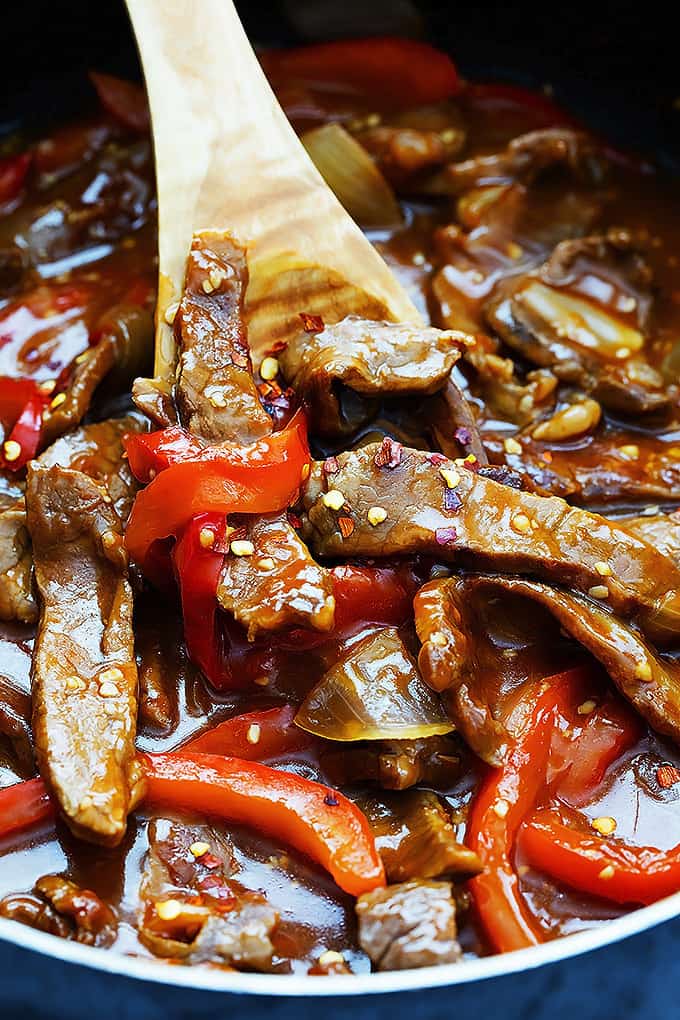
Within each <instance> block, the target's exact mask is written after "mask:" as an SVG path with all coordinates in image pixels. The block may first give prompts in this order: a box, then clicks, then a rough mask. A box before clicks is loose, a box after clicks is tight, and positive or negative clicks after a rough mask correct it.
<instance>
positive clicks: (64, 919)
mask: <svg viewBox="0 0 680 1020" xmlns="http://www.w3.org/2000/svg"><path fill="white" fill-rule="evenodd" d="M0 916H2V917H6V918H9V919H10V920H12V921H19V922H20V923H22V924H28V925H30V926H31V928H37V929H38V930H39V931H46V932H49V933H50V935H58V936H59V937H60V938H64V939H70V940H71V941H73V942H81V943H83V945H86V946H100V947H108V946H111V945H112V944H113V943H114V942H115V940H116V936H117V933H118V919H117V917H116V915H115V913H114V911H113V910H112V909H111V907H109V906H107V904H106V903H104V901H103V900H102V899H100V897H99V896H97V894H96V893H94V892H92V890H90V889H81V888H80V886H77V885H76V884H75V883H74V882H71V881H70V880H69V879H67V878H65V877H64V876H63V875H44V876H43V877H42V878H39V879H38V881H37V882H36V884H35V887H34V891H33V894H32V895H12V896H6V897H5V898H4V899H3V900H2V901H0Z"/></svg>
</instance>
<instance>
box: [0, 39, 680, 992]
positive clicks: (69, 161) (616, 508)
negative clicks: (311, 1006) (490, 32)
mask: <svg viewBox="0 0 680 1020" xmlns="http://www.w3.org/2000/svg"><path fill="white" fill-rule="evenodd" d="M261 60H262V63H263V66H264V68H265V71H266V73H267V75H268V77H269V79H270V82H271V84H272V86H273V88H274V90H275V92H276V94H277V96H278V99H279V101H280V103H281V104H282V106H283V108H284V110H285V111H286V113H287V115H288V117H289V118H290V120H291V122H292V124H293V126H294V128H295V130H296V132H297V133H298V135H299V136H300V138H301V140H302V143H303V144H304V146H305V148H306V150H307V152H308V153H309V155H310V157H311V159H312V160H313V161H314V163H315V164H316V166H317V167H318V169H319V170H320V172H321V174H322V175H323V177H324V178H325V179H326V181H327V183H328V184H329V186H330V187H331V188H332V189H333V190H334V191H335V193H336V195H337V196H338V198H339V199H340V201H341V202H342V204H343V205H344V206H345V208H346V209H347V211H348V212H349V213H350V215H351V216H352V217H353V218H354V219H355V220H356V221H357V222H358V223H359V225H360V226H361V227H362V228H363V229H364V230H365V231H366V232H367V235H368V237H369V239H370V240H371V241H372V242H373V243H374V244H375V245H376V246H377V248H378V250H379V251H380V253H381V254H382V255H383V257H384V258H385V260H386V261H387V263H388V265H389V266H390V268H391V269H392V271H393V272H394V273H395V275H396V276H397V278H398V279H399V280H400V281H401V282H402V284H403V285H404V286H405V288H406V289H407V291H408V292H409V294H410V295H411V296H412V298H413V301H414V302H415V304H416V306H417V307H418V309H419V310H420V312H421V313H422V316H423V321H424V322H426V323H428V324H427V325H418V324H414V323H403V322H390V321H369V320H364V319H361V318H358V317H357V316H354V315H349V316H346V317H345V318H342V319H340V321H325V320H324V318H323V316H321V315H319V314H318V311H317V310H316V309H315V308H314V307H305V306H302V307H299V308H295V309H294V310H293V311H294V313H295V315H296V316H297V317H298V319H299V328H298V331H297V334H296V335H295V336H294V337H292V338H291V339H289V340H288V342H285V343H284V342H282V341H281V340H280V338H278V337H277V336H276V335H272V336H271V338H270V340H269V342H268V343H267V344H266V345H265V346H261V345H259V344H258V345H257V349H256V345H255V344H252V345H251V343H249V316H250V315H251V314H252V312H253V309H252V307H251V304H249V294H248V287H249V253H248V245H247V243H246V241H244V239H243V238H239V237H236V236H232V235H231V234H224V233H220V234H218V233H213V234H200V235H196V236H195V237H194V241H193V244H192V247H191V250H190V252H188V253H187V264H186V277H185V284H184V292H183V294H182V295H181V300H179V301H178V302H177V303H176V304H175V305H174V306H173V307H171V308H170V309H168V312H167V313H166V321H167V323H168V324H171V325H172V331H173V335H174V342H175V345H176V349H177V366H176V372H175V377H174V381H173V385H172V387H165V388H164V387H163V386H160V385H158V384H157V382H155V381H154V380H153V378H152V376H153V367H152V362H153V348H154V323H153V315H154V307H155V299H156V286H157V276H158V268H157V267H158V261H157V255H156V242H157V221H156V220H157V218H156V199H155V185H154V172H153V156H152V148H151V138H150V124H149V113H148V109H147V105H146V99H145V96H144V93H143V91H142V89H141V88H140V87H139V86H137V85H134V84H132V83H130V82H124V81H121V80H118V79H115V78H112V77H110V76H108V75H105V74H100V73H92V75H91V82H89V83H87V88H86V87H85V84H84V88H83V92H84V94H85V92H86V91H87V89H89V91H90V99H89V106H88V109H87V111H86V114H85V117H84V119H82V120H80V121H78V122H75V123H71V124H66V125H61V126H58V127H56V128H55V129H54V130H52V132H51V133H50V134H48V135H47V136H46V137H41V138H33V137H30V136H29V135H20V134H15V135H13V136H11V137H8V138H5V139H4V140H3V142H2V150H1V153H2V155H1V158H0V288H1V298H0V422H1V423H2V442H1V443H0V449H1V458H0V468H1V470H0V619H1V620H2V621H3V622H2V624H0V916H1V917H2V919H4V920H2V922H1V924H0V927H2V928H3V934H7V933H8V932H10V933H11V931H12V930H13V929H12V926H11V925H10V924H9V923H8V922H9V921H11V922H15V923H20V924H25V925H30V926H32V927H33V928H36V929H39V930H40V931H42V932H48V933H51V934H52V935H54V936H56V937H59V938H61V939H68V940H75V941H76V942H79V943H84V944H86V945H89V946H98V947H106V948H109V949H110V950H112V951H114V952H118V953H126V954H132V955H137V956H141V957H146V958H147V959H151V960H156V961H165V962H166V963H172V964H174V965H177V966H189V965H199V964H200V965H204V966H210V967H215V968H221V969H225V970H237V971H238V970H255V971H260V972H264V973H302V974H310V975H319V976H321V975H328V974H358V973H363V972H367V971H370V970H377V971H384V970H393V969H399V968H411V967H425V966H430V965H439V964H452V963H457V962H459V961H462V960H464V959H466V958H469V957H472V956H479V955H486V954H490V953H494V952H499V953H500V952H507V951H511V950H515V949H521V948H523V947H527V946H535V945H538V944H540V943H544V942H547V941H548V940H551V939H554V938H556V937H559V936H564V935H569V934H571V933H573V932H576V931H579V930H583V929H585V928H592V927H595V926H598V925H601V924H603V923H606V922H607V921H609V920H610V919H612V918H616V917H619V916H620V915H622V914H623V913H625V912H627V911H630V910H633V909H635V908H637V907H639V906H640V905H643V904H649V903H652V902H654V901H656V900H658V899H660V898H661V897H664V896H667V895H669V894H671V893H674V892H677V891H680V810H678V798H679V797H680V755H679V752H678V744H679V743H680V658H679V657H678V654H677V653H678V649H679V648H680V513H679V512H678V510H677V507H678V506H680V387H679V383H680V289H678V288H679V284H678V280H679V279H680V277H679V276H678V266H679V264H680V213H679V211H678V210H679V209H680V205H679V203H678V193H677V186H676V187H675V190H674V186H673V183H672V181H667V180H666V179H665V178H664V176H662V175H661V173H660V172H658V171H657V170H655V168H654V167H653V166H652V165H651V164H650V163H648V162H647V161H646V160H645V159H643V158H640V157H638V156H634V155H630V154H628V153H625V152H621V151H618V150H617V149H615V148H614V147H613V146H611V145H610V144H608V142H607V141H606V140H605V139H603V138H600V137H596V136H594V135H593V134H592V133H590V132H589V131H588V130H587V128H586V127H584V126H583V125H582V124H580V123H577V122H576V121H575V120H574V118H572V117H571V116H570V115H569V114H568V113H566V112H565V111H564V110H562V109H560V108H559V107H558V106H557V105H556V104H555V103H554V102H553V100H552V99H551V98H550V97H549V96H548V95H547V94H546V93H541V92H531V91H527V90H524V89H522V88H517V87H515V86H510V85H505V84H493V83H488V82H469V81H464V80H463V79H462V78H461V77H460V76H459V75H458V74H457V72H456V69H455V66H454V65H453V63H452V62H451V60H450V59H449V57H448V56H446V55H445V54H443V53H440V52H438V51H436V50H434V49H433V48H431V47H430V46H428V45H426V44H424V43H417V42H411V41H406V40H395V39H389V38H386V39H371V40H359V41H354V42H336V43H328V44H322V45H319V46H311V47H305V48H302V49H296V50H289V51H268V52H265V53H263V54H261ZM224 186H225V188H227V187H228V186H229V183H228V181H225V185H224ZM251 301H252V295H251Z"/></svg>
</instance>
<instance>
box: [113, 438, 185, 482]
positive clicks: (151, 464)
mask: <svg viewBox="0 0 680 1020" xmlns="http://www.w3.org/2000/svg"><path fill="white" fill-rule="evenodd" d="M123 446H124V447H125V452H126V453H127V457H128V463H129V465H130V470H131V471H132V473H133V475H134V476H135V478H136V479H137V481H139V482H143V483H144V484H147V483H148V482H150V481H152V479H154V478H155V477H156V475H157V474H159V472H161V471H165V469H166V468H168V467H170V465H171V464H179V463H180V462H181V461H183V460H194V459H196V458H197V457H198V456H200V454H201V452H202V450H203V445H202V443H201V442H200V440H199V439H197V438H196V436H192V435H191V433H190V432H187V431H186V429H183V428H181V426H179V425H171V426H170V427H169V428H167V429H161V430H160V431H158V432H142V433H136V432H135V433H130V434H128V435H127V436H125V437H124V439H123Z"/></svg>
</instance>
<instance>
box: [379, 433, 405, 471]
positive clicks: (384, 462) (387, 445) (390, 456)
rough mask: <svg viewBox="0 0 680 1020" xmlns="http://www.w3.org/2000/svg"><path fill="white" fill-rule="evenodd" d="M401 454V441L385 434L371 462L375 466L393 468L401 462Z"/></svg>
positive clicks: (402, 452) (402, 450)
mask: <svg viewBox="0 0 680 1020" xmlns="http://www.w3.org/2000/svg"><path fill="white" fill-rule="evenodd" d="M403 455H404V448H403V446H402V445H401V443H398V442H397V441H396V439H392V438H391V436H385V438H384V439H383V441H382V443H381V444H380V449H379V450H378V452H377V453H376V455H375V457H374V458H373V463H374V464H375V466H376V467H386V468H395V467H397V465H398V464H401V459H402V457H403Z"/></svg>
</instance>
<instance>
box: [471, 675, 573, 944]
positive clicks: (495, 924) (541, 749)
mask: <svg viewBox="0 0 680 1020" xmlns="http://www.w3.org/2000/svg"><path fill="white" fill-rule="evenodd" d="M561 682H562V677H561V676H558V677H556V678H555V679H554V680H553V681H552V682H551V681H547V682H546V685H545V689H544V690H542V693H540V694H539V695H538V697H537V699H536V703H535V706H534V710H533V712H532V713H531V715H530V717H529V719H528V720H527V723H526V724H525V726H524V728H523V729H522V732H521V733H520V735H519V737H518V739H517V743H516V744H515V746H514V747H513V748H512V750H511V751H510V753H509V755H508V758H507V761H506V762H505V764H504V765H502V766H501V767H500V768H498V769H494V770H493V771H492V772H490V773H489V775H488V776H487V777H486V779H484V780H483V781H482V783H481V786H480V788H479V790H478V791H477V795H476V796H475V799H474V801H473V804H472V811H471V813H470V817H469V819H468V827H467V839H466V843H467V845H468V846H469V847H470V849H471V850H474V851H476V852H477V854H478V855H479V857H480V859H481V861H482V863H483V865H484V871H483V872H482V873H481V874H480V875H477V876H476V877H475V878H473V879H472V880H471V881H470V883H469V889H470V892H471V894H472V899H473V902H474V905H475V909H476V911H477V915H478V917H479V919H480V922H481V924H482V927H483V928H484V930H485V932H486V935H487V937H488V939H489V941H490V942H491V944H492V946H493V948H494V949H495V951H496V952H498V953H505V952H509V951H510V950H513V949H522V948H523V947H525V946H533V945H537V944H538V943H540V942H541V941H542V936H541V930H540V927H539V925H538V923H537V922H536V921H535V920H534V919H533V918H532V916H531V914H530V912H529V909H528V907H527V905H526V904H525V903H524V901H523V898H522V894H521V892H520V888H519V878H518V876H517V872H516V871H515V868H514V866H513V863H512V854H513V850H514V842H515V836H516V835H517V832H518V831H519V827H520V825H521V824H522V822H523V820H524V819H525V818H526V816H527V814H528V813H529V812H530V811H531V810H532V809H533V807H534V805H535V803H536V799H537V797H538V794H539V792H540V790H541V787H542V786H543V784H544V782H545V775H546V770H547V767H548V756H549V753H550V740H551V736H552V729H553V726H554V719H555V702H556V698H557V696H559V693H561V692H560V686H561Z"/></svg>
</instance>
